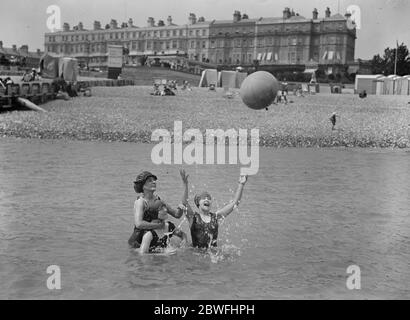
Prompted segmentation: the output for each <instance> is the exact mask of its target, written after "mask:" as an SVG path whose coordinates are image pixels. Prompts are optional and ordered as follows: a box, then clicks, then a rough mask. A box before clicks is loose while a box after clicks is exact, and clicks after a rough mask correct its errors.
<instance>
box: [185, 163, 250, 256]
mask: <svg viewBox="0 0 410 320" xmlns="http://www.w3.org/2000/svg"><path fill="white" fill-rule="evenodd" d="M180 174H181V178H182V181H183V182H184V185H185V188H184V196H183V199H182V200H183V201H182V203H183V205H184V206H185V207H186V216H187V218H188V222H189V227H190V230H191V238H192V245H193V246H194V247H196V248H209V247H216V246H217V239H218V227H219V221H221V220H222V219H225V218H226V217H227V216H228V215H229V214H231V213H232V211H233V210H234V209H235V208H236V207H237V206H238V205H239V203H240V201H241V198H242V192H243V188H244V186H245V183H246V181H247V179H248V177H247V176H241V177H240V178H239V185H238V188H237V189H236V193H235V198H234V200H233V201H232V202H231V203H229V204H228V205H226V206H225V207H223V208H221V209H219V210H217V211H216V212H215V213H213V212H212V211H211V205H212V198H211V195H210V194H209V193H208V192H202V193H201V194H198V195H196V196H195V198H194V203H195V205H196V207H197V208H198V211H197V212H194V211H193V210H192V208H191V206H190V205H189V203H188V175H187V174H186V173H185V171H184V170H181V171H180Z"/></svg>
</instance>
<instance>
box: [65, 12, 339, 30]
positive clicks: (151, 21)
mask: <svg viewBox="0 0 410 320" xmlns="http://www.w3.org/2000/svg"><path fill="white" fill-rule="evenodd" d="M331 14H332V13H331V11H330V8H329V7H327V8H326V11H325V17H326V18H330V16H331ZM294 16H299V14H298V13H295V11H293V9H292V10H291V9H290V8H288V7H286V8H285V10H283V19H290V18H291V17H294ZM318 17H319V12H318V10H317V9H316V8H315V9H314V10H313V16H312V18H313V19H314V20H317V19H318ZM245 19H249V16H248V15H247V14H246V13H244V14H241V12H240V11H237V10H235V12H234V14H233V22H239V21H241V20H245ZM188 21H189V24H191V25H192V24H196V23H197V22H205V18H204V17H199V18H198V19H197V17H196V15H195V14H194V13H190V14H189V17H188ZM171 25H172V17H171V16H168V18H167V26H171ZM147 26H148V27H155V26H158V27H164V26H165V22H164V21H163V20H158V24H157V25H155V20H154V18H153V17H149V18H148V20H147ZM108 27H109V28H110V29H118V22H117V20H115V19H112V20H111V22H110V23H109V25H107V26H106V27H105V28H106V29H108ZM124 27H128V28H132V27H134V22H133V20H132V19H131V18H130V19H129V20H128V23H125V22H124V23H123V24H122V25H121V28H124ZM73 30H76V31H83V30H84V26H83V24H82V22H80V23H79V24H78V25H77V26H75V27H74V28H73ZM94 30H102V26H101V22H100V21H94ZM63 31H64V32H68V31H70V25H69V24H68V23H64V25H63Z"/></svg>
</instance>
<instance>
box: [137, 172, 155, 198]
mask: <svg viewBox="0 0 410 320" xmlns="http://www.w3.org/2000/svg"><path fill="white" fill-rule="evenodd" d="M151 177H152V178H154V179H155V180H158V178H157V176H156V175H154V174H152V173H151V172H149V171H143V172H141V173H140V174H139V175H138V176H137V178H136V179H135V181H134V189H135V191H136V192H138V193H142V192H144V190H143V189H142V187H143V186H144V184H145V182H147V180H148V179H149V178H151Z"/></svg>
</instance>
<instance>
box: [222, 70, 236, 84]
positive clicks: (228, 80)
mask: <svg viewBox="0 0 410 320" xmlns="http://www.w3.org/2000/svg"><path fill="white" fill-rule="evenodd" d="M236 73H237V72H236V71H221V86H222V87H223V88H236Z"/></svg>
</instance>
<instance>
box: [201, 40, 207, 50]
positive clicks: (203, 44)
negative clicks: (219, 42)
mask: <svg viewBox="0 0 410 320" xmlns="http://www.w3.org/2000/svg"><path fill="white" fill-rule="evenodd" d="M205 48H206V41H202V49H205Z"/></svg>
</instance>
